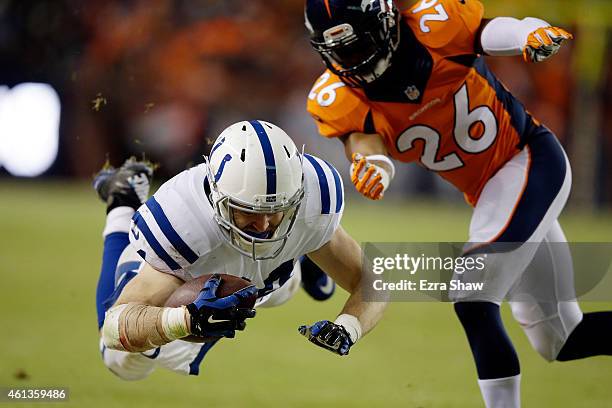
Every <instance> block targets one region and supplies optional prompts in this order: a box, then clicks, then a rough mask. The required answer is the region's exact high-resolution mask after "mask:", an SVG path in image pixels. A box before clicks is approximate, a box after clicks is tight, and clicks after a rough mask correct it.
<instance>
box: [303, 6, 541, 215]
mask: <svg viewBox="0 0 612 408" xmlns="http://www.w3.org/2000/svg"><path fill="white" fill-rule="evenodd" d="M482 16H483V6H482V4H481V3H480V1H478V0H422V1H420V2H419V3H417V4H415V5H414V6H412V7H411V8H409V9H407V10H404V11H402V23H401V28H400V30H401V31H400V43H399V47H398V50H397V51H396V54H395V55H394V59H393V63H392V64H391V66H390V67H389V68H388V69H387V71H386V72H385V73H384V74H383V75H382V76H381V77H380V78H379V79H378V80H377V81H375V82H374V83H372V84H370V85H371V86H370V85H368V87H366V88H352V87H349V86H348V85H345V84H344V83H343V82H342V81H341V80H340V79H339V77H338V76H336V75H334V74H333V73H332V72H331V71H329V70H326V71H325V72H324V73H323V75H321V76H320V77H319V78H318V80H317V81H316V82H315V84H314V86H313V88H312V90H311V92H310V94H309V96H308V107H307V109H308V111H309V113H310V114H311V115H312V116H313V117H314V119H315V120H316V122H317V125H318V128H319V132H320V133H321V134H322V135H323V136H326V137H339V136H344V135H348V134H350V133H352V132H364V133H378V134H380V135H381V136H382V137H383V139H384V142H385V145H386V147H387V150H388V152H389V155H390V156H391V157H392V158H394V159H397V160H400V161H403V162H412V161H417V162H419V164H420V165H422V166H424V167H425V168H427V169H429V170H432V171H435V172H437V173H439V174H440V176H442V177H444V178H445V179H446V180H448V181H449V182H451V183H452V184H453V185H455V186H456V187H457V188H458V189H459V190H461V191H462V192H463V193H464V194H465V196H466V199H467V201H468V202H469V203H470V204H472V205H474V204H475V203H476V201H477V200H478V196H479V194H480V192H481V190H482V188H483V187H484V185H485V183H486V182H487V180H489V179H490V178H491V177H492V176H493V175H494V174H495V172H497V170H499V168H500V167H501V166H503V165H504V163H506V162H507V161H508V160H510V158H512V157H513V156H514V155H515V154H516V153H517V152H518V151H519V149H520V148H522V145H523V144H524V143H525V141H526V139H527V137H528V135H529V133H530V132H531V130H532V129H533V127H534V126H536V125H537V124H536V123H535V122H534V120H533V119H532V118H531V116H530V115H529V114H528V113H527V112H526V111H525V109H524V107H523V106H522V104H521V103H520V102H519V101H518V100H517V99H516V98H514V97H513V96H512V95H511V94H510V93H509V92H508V90H507V89H505V88H504V86H503V85H502V84H501V83H500V82H499V81H498V80H497V79H496V78H495V76H494V75H493V74H492V73H491V71H490V70H489V69H488V67H487V66H486V64H485V62H484V59H483V57H482V56H480V55H478V54H476V51H475V41H476V34H477V32H478V29H479V27H480V24H481V20H482Z"/></svg>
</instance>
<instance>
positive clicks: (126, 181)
mask: <svg viewBox="0 0 612 408" xmlns="http://www.w3.org/2000/svg"><path fill="white" fill-rule="evenodd" d="M151 175H152V169H151V168H150V167H148V165H146V164H145V163H140V162H136V161H134V160H128V161H126V163H125V164H124V165H123V166H122V167H121V168H120V169H114V168H110V167H107V168H105V169H103V170H102V171H100V172H99V173H98V175H97V176H96V178H95V179H94V188H95V189H96V191H97V192H98V195H99V196H100V199H102V201H104V202H106V204H107V211H106V212H107V215H106V224H105V227H104V231H103V233H102V235H103V237H104V249H103V253H102V267H101V270H100V276H99V278H98V286H97V290H96V309H97V313H98V328H101V327H102V324H103V323H104V314H105V312H106V311H107V310H108V309H109V308H110V307H111V306H112V304H113V303H114V302H115V300H116V299H117V297H118V296H119V294H120V293H121V290H122V289H123V287H124V286H125V284H126V283H127V282H129V280H130V279H132V278H133V277H134V276H135V275H136V273H137V269H138V268H139V266H140V262H141V260H140V259H139V257H138V256H137V254H136V253H135V252H134V251H133V250H132V248H131V247H130V246H129V238H128V233H129V227H130V220H131V217H132V215H133V214H134V212H135V210H136V209H137V208H138V207H139V206H140V204H141V203H142V201H144V199H145V198H146V196H147V195H148V190H149V178H150V177H151ZM137 190H138V191H137ZM100 351H101V354H102V359H103V361H104V364H105V365H106V366H107V367H108V368H109V369H110V370H111V371H112V372H113V373H115V374H116V375H118V376H119V377H121V378H123V379H126V380H137V379H140V378H144V377H146V376H147V375H148V374H150V373H151V371H152V370H153V368H154V367H153V363H152V362H151V361H150V360H149V359H147V358H146V357H144V356H142V355H140V354H138V353H135V354H132V353H122V352H120V351H116V350H110V349H106V348H105V347H104V344H103V343H102V340H101V339H100Z"/></svg>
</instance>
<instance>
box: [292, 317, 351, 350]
mask: <svg viewBox="0 0 612 408" xmlns="http://www.w3.org/2000/svg"><path fill="white" fill-rule="evenodd" d="M298 331H299V332H300V334H301V335H303V336H305V337H306V338H307V339H308V340H310V341H311V342H312V343H314V344H316V345H317V346H319V347H323V348H324V349H327V350H329V351H331V352H332V353H336V354H339V355H341V356H346V355H347V354H348V353H349V350H350V348H351V346H352V345H353V341H352V340H351V336H349V334H348V332H347V331H346V329H345V328H344V326H341V325H339V324H335V323H332V322H330V321H329V320H321V321H319V322H316V323H315V324H313V325H312V326H300V327H299V329H298Z"/></svg>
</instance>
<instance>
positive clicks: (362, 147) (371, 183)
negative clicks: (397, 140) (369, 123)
mask: <svg viewBox="0 0 612 408" xmlns="http://www.w3.org/2000/svg"><path fill="white" fill-rule="evenodd" d="M344 151H345V153H346V157H347V158H348V159H349V160H350V161H351V182H352V183H353V185H354V186H355V188H356V189H357V191H359V192H360V193H361V194H363V195H364V196H365V197H367V198H370V199H372V200H380V199H381V198H382V197H383V195H384V192H385V190H386V189H387V188H388V187H389V184H390V183H391V180H392V179H393V176H394V175H395V166H394V165H393V162H392V161H391V160H390V159H389V157H387V148H386V147H385V144H384V142H383V139H382V136H381V135H379V134H376V133H374V134H366V133H351V134H350V135H349V136H348V137H347V138H345V139H344Z"/></svg>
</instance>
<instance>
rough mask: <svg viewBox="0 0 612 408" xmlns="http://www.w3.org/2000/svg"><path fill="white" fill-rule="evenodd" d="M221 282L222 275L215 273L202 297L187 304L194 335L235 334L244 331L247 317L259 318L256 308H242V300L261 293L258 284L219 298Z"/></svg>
mask: <svg viewBox="0 0 612 408" xmlns="http://www.w3.org/2000/svg"><path fill="white" fill-rule="evenodd" d="M220 284H221V277H220V276H219V275H216V274H215V275H213V276H211V277H210V279H208V280H207V281H206V283H204V287H203V288H202V290H201V291H200V294H199V295H198V297H197V298H196V299H195V300H194V301H193V303H190V304H188V305H187V310H188V311H189V314H190V315H191V334H193V335H196V336H201V337H208V336H214V337H234V336H235V335H236V330H244V328H245V327H246V322H245V320H246V319H248V318H251V317H255V309H250V308H240V307H238V305H239V304H240V302H241V301H242V300H244V299H247V298H249V297H251V296H254V295H255V294H256V293H257V288H256V287H255V285H251V286H247V287H246V288H243V289H240V290H239V291H237V292H234V293H232V294H231V295H229V296H226V297H222V298H218V297H217V295H216V293H217V288H218V287H219V285H220Z"/></svg>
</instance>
